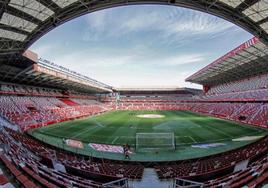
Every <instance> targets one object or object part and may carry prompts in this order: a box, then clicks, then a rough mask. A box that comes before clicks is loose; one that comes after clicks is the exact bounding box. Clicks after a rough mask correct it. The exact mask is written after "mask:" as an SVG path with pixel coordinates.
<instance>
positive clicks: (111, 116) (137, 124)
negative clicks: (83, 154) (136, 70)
mask: <svg viewBox="0 0 268 188" xmlns="http://www.w3.org/2000/svg"><path fill="white" fill-rule="evenodd" d="M137 133H174V139H175V145H176V150H179V149H180V148H181V149H185V148H186V147H190V146H191V145H197V144H205V143H227V146H225V147H224V148H225V149H224V150H228V149H232V148H235V147H238V146H241V145H243V144H244V145H245V144H247V143H249V142H248V141H245V142H242V143H239V144H237V142H233V140H234V139H237V138H242V137H246V136H261V135H266V134H267V131H265V130H263V129H260V128H256V127H253V126H246V125H242V124H238V123H235V122H232V121H227V120H222V119H218V118H213V117H209V116H205V115H200V114H197V113H193V112H189V111H162V110H155V111H130V110H123V111H111V112H107V113H104V114H101V115H97V116H92V117H88V118H83V119H78V120H73V121H68V122H63V123H58V124H54V125H50V126H46V127H41V128H38V129H35V130H33V131H32V133H31V134H32V135H33V136H35V135H39V137H38V136H36V137H37V138H39V139H40V135H42V136H43V137H42V140H43V141H45V140H44V137H47V139H48V138H54V139H55V138H57V139H61V140H62V139H63V138H65V139H74V140H79V141H82V142H83V143H84V144H88V143H100V144H109V145H124V144H126V143H128V144H129V145H131V147H133V148H135V147H136V134H137ZM47 139H46V140H47ZM232 143H234V144H232ZM197 150H198V149H197ZM215 151H217V149H215ZM219 151H222V150H219ZM208 154H209V152H208ZM204 155H205V154H204Z"/></svg>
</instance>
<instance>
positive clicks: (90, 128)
mask: <svg viewBox="0 0 268 188" xmlns="http://www.w3.org/2000/svg"><path fill="white" fill-rule="evenodd" d="M96 128H98V127H96V126H94V127H91V126H90V127H88V128H87V129H86V130H84V129H83V130H82V132H81V133H78V134H76V135H74V136H72V138H76V137H77V136H80V135H81V134H85V133H86V132H88V131H91V130H94V129H96ZM79 132H80V131H79Z"/></svg>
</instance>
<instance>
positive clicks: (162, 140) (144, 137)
mask: <svg viewBox="0 0 268 188" xmlns="http://www.w3.org/2000/svg"><path fill="white" fill-rule="evenodd" d="M157 150H175V137H174V133H136V151H157Z"/></svg>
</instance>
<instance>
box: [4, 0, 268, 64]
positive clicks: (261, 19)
mask: <svg viewBox="0 0 268 188" xmlns="http://www.w3.org/2000/svg"><path fill="white" fill-rule="evenodd" d="M134 4H162V5H174V6H180V7H186V8H192V9H196V10H200V11H203V12H207V13H210V14H213V15H216V16H219V17H221V18H224V19H226V20H228V21H230V22H232V23H234V24H236V25H238V26H240V27H242V28H244V29H245V30H247V31H249V32H250V33H252V34H253V35H255V36H257V37H258V38H259V39H260V40H261V41H262V42H263V43H265V44H268V33H267V32H268V10H267V9H268V3H267V1H266V0H207V1H205V0H200V1H197V0H146V1H145V0H109V1H107V0H0V8H1V9H0V41H1V43H0V58H2V61H3V59H4V60H5V58H10V56H13V57H14V55H15V56H16V55H18V54H22V53H23V52H24V51H25V50H26V49H27V48H28V47H29V46H30V45H31V44H33V43H34V42H35V41H36V40H38V39H39V38H40V37H41V36H43V35H44V34H45V33H47V32H48V31H50V30H52V29H53V28H55V27H57V26H58V25H60V24H63V23H65V22H66V21H68V20H71V19H73V18H76V17H78V16H81V15H83V14H86V13H89V12H93V11H97V10H100V9H105V8H109V7H116V6H121V5H134Z"/></svg>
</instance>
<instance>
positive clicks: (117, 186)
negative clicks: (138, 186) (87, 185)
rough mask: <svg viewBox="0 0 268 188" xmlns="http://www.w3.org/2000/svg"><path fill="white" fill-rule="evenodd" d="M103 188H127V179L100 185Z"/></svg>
mask: <svg viewBox="0 0 268 188" xmlns="http://www.w3.org/2000/svg"><path fill="white" fill-rule="evenodd" d="M102 186H103V187H105V188H128V187H129V186H128V179H127V178H122V179H120V180H115V181H111V182H108V183H105V184H102Z"/></svg>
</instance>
